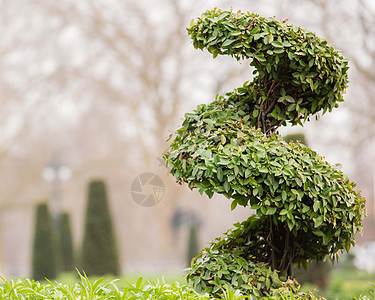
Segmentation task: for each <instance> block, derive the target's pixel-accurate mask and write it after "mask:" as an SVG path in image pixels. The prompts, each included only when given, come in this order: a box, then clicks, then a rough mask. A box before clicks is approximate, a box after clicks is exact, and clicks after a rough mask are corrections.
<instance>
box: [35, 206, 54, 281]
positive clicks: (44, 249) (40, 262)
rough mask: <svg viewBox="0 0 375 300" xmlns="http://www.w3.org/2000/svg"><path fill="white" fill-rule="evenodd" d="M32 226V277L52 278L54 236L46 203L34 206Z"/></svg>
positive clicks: (38, 278) (36, 278) (39, 278)
mask: <svg viewBox="0 0 375 300" xmlns="http://www.w3.org/2000/svg"><path fill="white" fill-rule="evenodd" d="M34 228H35V229H34V241H33V251H32V278H33V279H34V280H44V279H46V278H47V279H53V278H55V277H56V276H57V257H56V253H57V252H56V244H55V238H56V236H54V234H53V232H54V230H53V224H52V218H51V215H50V212H49V210H48V206H47V204H46V203H40V204H38V205H37V206H36V213H35V227H34Z"/></svg>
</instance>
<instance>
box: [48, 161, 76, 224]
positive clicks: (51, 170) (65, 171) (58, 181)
mask: <svg viewBox="0 0 375 300" xmlns="http://www.w3.org/2000/svg"><path fill="white" fill-rule="evenodd" d="M71 176H72V171H71V169H70V168H69V167H68V166H66V165H64V164H63V163H62V162H61V161H59V160H57V159H56V158H53V159H52V161H51V162H50V163H49V165H48V166H46V167H45V168H44V169H43V172H42V177H43V179H44V180H45V181H47V182H50V183H51V184H52V199H51V213H52V218H53V220H54V223H55V225H57V224H58V221H59V215H60V212H61V204H62V203H61V201H62V197H61V185H62V183H63V182H64V181H67V180H69V178H70V177H71Z"/></svg>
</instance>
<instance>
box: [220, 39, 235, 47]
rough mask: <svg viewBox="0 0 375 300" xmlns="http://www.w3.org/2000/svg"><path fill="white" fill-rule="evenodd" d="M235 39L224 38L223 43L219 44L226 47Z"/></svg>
mask: <svg viewBox="0 0 375 300" xmlns="http://www.w3.org/2000/svg"><path fill="white" fill-rule="evenodd" d="M235 41H236V40H225V41H224V43H223V44H222V45H221V46H222V47H227V46H229V45H230V44H232V43H234V42H235Z"/></svg>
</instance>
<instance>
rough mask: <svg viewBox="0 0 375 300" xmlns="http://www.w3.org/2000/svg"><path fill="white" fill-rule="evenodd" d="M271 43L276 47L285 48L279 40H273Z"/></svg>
mask: <svg viewBox="0 0 375 300" xmlns="http://www.w3.org/2000/svg"><path fill="white" fill-rule="evenodd" d="M271 45H272V46H274V47H276V48H283V47H284V46H283V44H282V43H280V42H279V41H273V42H272V43H271Z"/></svg>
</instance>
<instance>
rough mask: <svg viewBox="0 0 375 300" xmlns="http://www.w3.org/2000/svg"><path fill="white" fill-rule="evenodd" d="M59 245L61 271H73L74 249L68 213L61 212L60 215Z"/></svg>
mask: <svg viewBox="0 0 375 300" xmlns="http://www.w3.org/2000/svg"><path fill="white" fill-rule="evenodd" d="M60 247H61V260H62V271H65V272H69V271H73V270H74V266H73V261H74V251H73V241H72V231H71V227H70V218H69V214H68V213H62V214H61V215H60Z"/></svg>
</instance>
